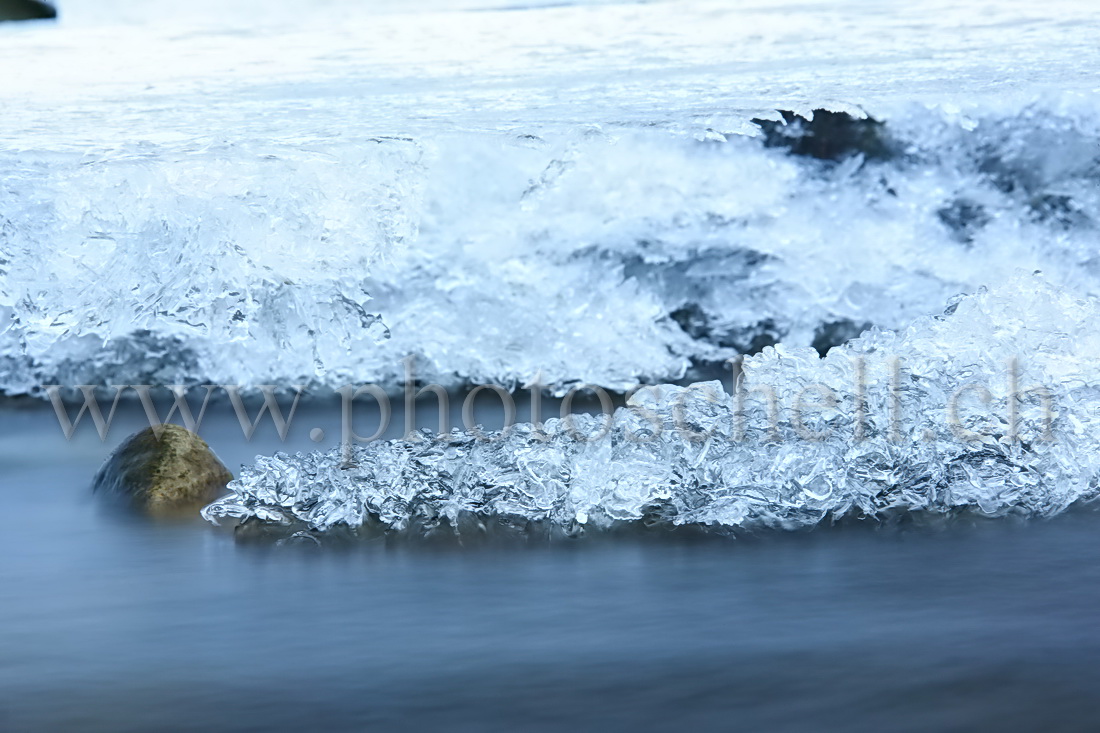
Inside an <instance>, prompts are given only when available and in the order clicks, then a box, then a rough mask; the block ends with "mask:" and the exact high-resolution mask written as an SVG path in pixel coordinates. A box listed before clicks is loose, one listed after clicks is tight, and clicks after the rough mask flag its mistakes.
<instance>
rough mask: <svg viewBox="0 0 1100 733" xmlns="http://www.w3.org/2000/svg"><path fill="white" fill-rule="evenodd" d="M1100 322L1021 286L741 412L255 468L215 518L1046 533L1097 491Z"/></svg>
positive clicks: (388, 445)
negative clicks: (872, 524) (854, 524)
mask: <svg viewBox="0 0 1100 733" xmlns="http://www.w3.org/2000/svg"><path fill="white" fill-rule="evenodd" d="M1098 318H1100V301H1098V300H1097V299H1096V298H1093V297H1087V298H1076V297H1073V296H1071V295H1068V294H1066V293H1065V292H1064V291H1063V290H1060V289H1057V288H1054V287H1052V286H1050V285H1049V284H1048V283H1046V282H1045V281H1043V280H1042V279H1041V278H1039V277H1037V276H1032V277H1024V278H1021V279H1017V280H1013V281H1011V282H1009V283H1008V284H1005V285H1003V286H1001V287H999V288H997V289H995V290H992V291H989V292H983V293H979V294H976V295H973V296H968V297H965V298H962V299H960V300H958V301H957V302H956V303H954V304H953V305H952V306H951V307H949V308H948V309H947V311H946V313H945V314H944V315H942V316H936V317H925V318H921V319H918V320H917V321H916V322H914V323H913V324H912V325H911V326H909V327H908V328H906V329H904V330H902V331H898V332H894V331H884V330H877V329H876V330H872V331H870V332H868V333H866V334H865V335H864V336H862V337H861V338H859V339H857V340H854V341H852V342H850V343H849V344H847V345H846V346H844V347H842V348H837V349H833V350H832V351H830V352H829V354H828V355H827V356H825V357H824V358H820V357H819V356H818V354H817V353H816V352H815V351H814V350H812V349H809V348H788V347H782V346H781V347H769V348H766V349H764V351H763V352H762V353H760V354H759V355H757V356H753V357H749V358H747V359H745V361H744V364H743V375H744V377H743V382H742V384H741V388H740V389H739V390H737V393H736V394H735V395H734V396H732V397H731V396H730V395H728V394H726V392H725V391H724V390H723V389H722V386H721V385H720V384H719V383H717V382H710V383H699V384H696V385H693V386H692V387H690V388H680V387H672V386H661V387H655V388H649V389H646V390H643V391H642V392H639V393H638V394H637V395H636V396H635V397H634V398H633V400H632V401H631V403H630V404H629V405H628V406H627V407H624V408H620V409H619V410H618V411H617V412H616V413H615V414H614V417H613V419H612V420H611V422H610V423H607V422H605V420H606V419H607V418H606V417H605V418H600V417H595V416H577V417H575V418H573V419H572V420H571V421H570V420H558V419H554V420H549V421H547V422H546V424H545V425H544V426H543V427H542V429H541V430H540V429H539V428H538V427H537V426H533V425H530V424H520V425H516V426H514V427H513V428H512V429H511V430H510V431H507V432H505V433H503V434H496V433H494V434H487V435H486V434H478V433H477V432H472V433H460V432H457V431H455V432H454V433H452V434H450V435H448V436H443V437H441V438H436V439H428V436H427V435H425V436H424V437H425V439H424V440H422V441H419V442H403V441H388V442H375V443H369V444H366V445H361V446H356V447H353V448H352V449H351V450H350V452H346V451H345V450H344V449H342V448H336V449H333V450H332V451H330V452H328V453H321V452H314V453H310V454H307V455H306V454H298V455H295V456H288V455H285V454H276V455H275V456H272V457H259V458H257V462H256V463H255V465H253V466H252V467H250V468H247V469H245V470H244V471H243V472H242V474H241V477H240V478H239V479H237V480H236V481H234V482H232V483H231V484H230V486H229V489H230V491H231V493H230V494H229V495H228V496H226V497H225V498H223V499H221V500H219V501H217V502H215V503H214V504H211V505H210V506H209V507H207V508H206V509H205V510H204V511H203V515H204V516H205V517H206V518H207V519H210V520H214V521H216V520H217V519H219V518H222V517H236V518H249V519H253V520H257V521H259V522H261V523H270V524H276V525H288V526H290V527H301V526H305V527H306V528H307V529H308V530H316V531H323V530H330V529H333V528H339V527H344V528H351V529H358V528H364V527H366V528H369V529H373V530H382V531H388V532H396V533H413V534H417V535H419V534H431V533H433V532H444V533H452V532H455V533H469V532H475V533H479V532H481V531H484V530H486V529H490V530H491V529H493V528H499V527H505V528H511V529H513V530H518V531H530V530H534V529H535V528H539V529H541V530H547V531H551V532H553V531H560V532H566V533H576V532H578V531H581V530H583V529H584V528H591V529H594V530H603V529H609V528H614V527H621V526H624V525H627V526H629V525H631V524H637V523H645V524H646V525H649V526H653V525H664V526H704V527H710V528H714V529H718V530H730V529H736V528H756V527H787V528H791V527H802V526H810V525H813V524H815V523H818V522H821V521H824V520H832V519H837V518H840V517H847V516H851V517H874V518H886V517H890V516H894V515H898V514H901V513H907V512H927V513H935V514H948V513H953V512H957V511H963V510H965V511H972V512H976V513H980V514H983V515H988V516H1001V515H1005V514H1020V515H1035V516H1047V515H1052V514H1056V513H1058V512H1060V511H1062V510H1064V509H1066V508H1067V507H1069V506H1070V505H1072V504H1074V503H1076V502H1085V501H1088V500H1091V499H1093V498H1095V497H1096V495H1097V493H1098V490H1100V484H1098V473H1097V471H1098V469H1100V444H1098V443H1100V369H1098V366H1097V365H1098V364H1100V331H1098V330H1097V329H1096V323H1097V319H1098ZM983 390H987V391H984V392H983ZM1044 390H1045V391H1044ZM769 394H771V395H773V396H774V400H771V399H769ZM738 395H741V396H740V397H738ZM1013 395H1015V399H1010V397H1011V396H1013ZM1048 418H1049V420H1048ZM608 425H610V427H608Z"/></svg>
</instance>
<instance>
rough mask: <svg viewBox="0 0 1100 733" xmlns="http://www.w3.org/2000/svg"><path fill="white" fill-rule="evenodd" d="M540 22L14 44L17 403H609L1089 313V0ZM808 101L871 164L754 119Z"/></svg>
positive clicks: (531, 12)
mask: <svg viewBox="0 0 1100 733" xmlns="http://www.w3.org/2000/svg"><path fill="white" fill-rule="evenodd" d="M548 5H549V4H547V3H529V4H524V5H522V6H509V5H506V4H505V3H501V2H484V3H478V2H473V1H472V0H471V1H470V2H466V1H465V0H463V2H460V3H439V2H431V3H426V4H424V3H421V4H418V6H417V7H418V9H417V11H416V12H403V11H402V6H401V4H398V3H388V2H387V3H376V4H371V5H364V4H360V3H352V2H337V1H330V2H323V3H317V4H312V5H310V6H309V7H308V9H307V8H305V7H303V5H302V4H301V3H295V4H290V3H285V4H284V3H258V2H241V3H232V4H228V5H226V4H224V3H218V4H217V7H216V11H217V12H214V11H215V4H213V3H205V2H197V3H168V2H136V1H134V2H122V1H120V0H119V1H115V2H96V3H93V2H80V1H77V0H72V1H70V2H66V3H62V4H61V21H60V22H59V23H58V24H56V25H54V24H25V25H16V24H9V25H8V26H4V27H0V40H2V43H0V63H2V64H4V68H5V69H6V70H8V72H7V73H5V74H4V75H3V79H2V80H0V105H3V109H4V115H3V116H2V118H0V316H2V317H3V319H4V321H3V324H2V326H0V328H2V333H0V389H3V390H4V391H6V392H9V393H21V392H31V393H35V392H38V391H39V385H41V384H44V383H45V384H50V383H61V384H71V383H106V382H112V383H135V382H137V383H158V382H159V383H184V384H197V383H203V382H219V383H239V384H246V385H247V384H256V383H284V384H289V383H307V384H312V385H314V386H320V387H326V386H339V385H342V384H346V383H348V382H356V383H362V382H368V381H376V382H380V383H383V384H385V385H393V384H394V383H395V381H396V380H397V378H398V377H399V375H400V374H401V364H400V359H401V358H402V357H403V356H406V355H407V354H416V355H417V356H418V363H419V364H421V377H422V378H424V379H426V380H431V381H438V382H442V383H444V384H461V383H464V382H477V381H486V380H493V381H498V382H502V383H504V384H515V383H522V382H525V381H527V380H529V379H531V378H532V377H533V376H534V375H535V373H536V371H539V370H541V373H542V379H543V381H544V382H546V383H549V384H551V386H552V387H553V388H554V389H555V391H558V392H561V391H563V390H564V389H565V388H567V387H568V385H570V384H575V383H578V382H589V383H594V384H599V385H604V386H607V387H611V388H616V389H625V388H627V387H628V386H630V385H631V384H633V383H634V382H636V381H638V380H640V379H645V380H656V381H660V380H668V379H677V378H679V377H681V376H683V375H684V373H685V370H687V369H688V368H689V366H690V365H691V364H692V363H697V362H720V361H722V360H723V359H725V358H727V357H729V356H731V355H732V354H734V353H736V352H739V351H743V350H754V349H758V348H760V347H761V346H763V345H766V344H768V343H774V342H782V343H784V344H787V345H791V346H801V345H808V344H810V343H817V344H818V345H819V346H822V347H827V346H829V345H832V344H833V343H839V342H841V341H843V340H844V339H846V338H849V337H851V336H854V335H856V334H858V333H859V331H860V330H861V329H862V328H864V327H865V326H866V325H867V324H871V323H873V324H876V325H881V326H885V327H891V328H897V327H901V326H904V325H905V324H906V323H908V322H909V321H911V320H912V319H913V318H916V317H918V316H921V315H924V314H927V313H932V312H935V311H936V310H938V309H939V308H940V307H941V306H942V303H943V302H944V301H945V300H946V299H947V298H949V297H951V296H952V295H954V294H956V293H958V292H963V291H968V292H969V291H973V290H975V289H976V288H978V287H980V286H982V285H986V284H991V283H997V282H1001V281H1003V280H1004V279H1005V278H1006V277H1008V276H1009V274H1010V273H1011V272H1013V271H1015V270H1016V269H1018V268H1023V269H1026V270H1032V269H1042V270H1043V271H1044V273H1045V274H1046V277H1047V278H1048V279H1049V280H1050V281H1051V282H1053V283H1055V284H1058V285H1065V286H1072V287H1074V288H1075V289H1076V290H1077V292H1080V293H1082V294H1083V295H1089V294H1092V293H1095V292H1096V288H1097V264H1098V263H1097V261H1096V256H1097V246H1096V244H1097V238H1096V229H1095V224H1094V219H1095V216H1096V212H1097V210H1098V209H1097V204H1098V201H1097V198H1098V186H1097V182H1098V181H1100V162H1098V160H1100V148H1098V146H1097V140H1098V135H1097V124H1098V123H1097V115H1096V110H1097V104H1096V100H1097V91H1098V88H1100V83H1098V82H1097V80H1096V76H1095V69H1096V68H1098V66H1100V64H1098V62H1100V50H1098V46H1097V44H1096V43H1095V38H1097V37H1098V35H1100V34H1098V32H1097V31H1100V11H1098V10H1097V9H1096V8H1095V6H1094V5H1093V4H1091V3H1085V2H1050V3H1045V4H1044V5H1043V6H1042V7H1041V8H1038V7H1037V6H1035V5H1034V3H1031V2H1027V3H1025V2H1004V3H999V4H996V5H985V4H982V5H978V4H970V5H968V6H966V7H958V4H957V3H947V2H932V3H913V4H898V3H892V2H890V3H887V2H871V3H868V2H840V3H837V2H810V3H797V4H783V3H779V4H776V3H737V4H730V3H707V2H683V3H680V2H653V3H579V4H572V5H557V4H553V5H552V6H548ZM816 108H828V109H834V110H842V111H847V112H850V113H853V114H854V115H855V116H857V117H858V116H860V115H862V114H863V113H864V112H869V113H871V114H873V115H875V116H876V117H877V118H879V119H882V120H884V121H885V126H884V127H882V128H881V129H878V128H876V131H875V132H874V135H875V136H878V137H881V139H882V140H883V141H885V143H884V144H885V145H886V148H885V149H883V150H880V151H879V152H880V153H882V154H874V150H873V149H868V148H866V146H864V147H861V146H859V145H856V146H854V147H852V148H851V149H848V150H843V151H841V152H842V154H840V155H837V156H835V157H836V158H837V159H836V160H819V159H816V158H813V157H809V156H805V155H797V154H794V153H792V152H791V150H790V149H789V148H790V146H787V147H784V146H783V145H781V144H780V143H781V142H782V138H783V136H784V133H783V130H780V131H779V132H778V133H776V132H774V131H773V132H772V133H770V134H769V136H767V137H764V136H761V135H759V132H760V130H759V128H758V127H757V126H756V125H754V124H753V123H752V120H753V119H773V120H774V119H778V115H777V113H776V110H777V109H786V110H794V111H797V112H801V113H804V114H806V115H809V114H810V112H811V110H813V109H816ZM785 129H786V130H787V132H788V133H790V135H793V136H794V138H797V137H798V135H800V134H805V130H803V129H802V127H801V126H800V123H797V122H796V123H795V124H793V125H792V126H790V127H789V128H785ZM800 130H802V132H800ZM810 134H812V132H811V133H810Z"/></svg>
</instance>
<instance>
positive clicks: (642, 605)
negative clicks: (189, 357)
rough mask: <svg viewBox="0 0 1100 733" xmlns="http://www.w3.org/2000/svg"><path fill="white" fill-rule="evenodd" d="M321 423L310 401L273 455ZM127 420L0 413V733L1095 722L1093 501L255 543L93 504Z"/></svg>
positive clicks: (239, 449) (232, 434)
mask: <svg viewBox="0 0 1100 733" xmlns="http://www.w3.org/2000/svg"><path fill="white" fill-rule="evenodd" d="M311 410H312V412H311ZM212 412H213V409H212ZM223 412H224V411H223ZM334 418H335V416H334V414H333V410H332V409H331V406H322V407H315V408H307V409H306V411H305V412H304V413H303V414H302V415H301V416H299V418H298V422H297V426H296V428H300V431H299V430H298V429H296V430H295V431H294V432H293V433H292V436H291V439H290V441H289V444H290V447H291V448H293V449H299V448H309V447H312V446H313V444H311V443H310V442H309V440H308V438H307V437H305V436H306V435H308V431H309V429H310V427H312V426H313V425H326V426H333V427H334V426H335V424H336V423H335V419H334ZM121 420H122V423H121V424H120V425H119V426H116V428H118V432H117V433H115V432H114V429H113V430H112V434H111V437H110V438H109V439H108V441H107V444H102V443H100V442H99V440H98V438H97V437H96V436H95V435H94V434H91V435H90V436H89V435H88V433H91V431H90V430H88V431H87V432H86V433H85V432H84V431H83V430H82V431H80V433H81V435H80V436H79V437H78V438H77V439H75V440H74V441H73V442H71V443H67V442H66V441H65V440H64V439H63V437H62V436H61V431H60V430H59V429H58V427H57V423H56V421H55V420H54V418H53V415H52V413H51V412H50V410H49V408H48V407H38V408H33V409H11V408H9V409H7V410H5V411H4V412H3V413H0V466H2V473H0V497H2V500H3V508H4V511H5V512H6V514H7V517H8V519H7V521H6V522H5V527H4V530H3V532H2V533H0V730H3V731H51V730H84V731H130V730H133V731H146V730H200V729H225V730H272V729H299V730H312V729H321V728H329V729H333V730H364V729H367V728H368V727H369V728H371V729H379V728H381V729H388V728H395V729H396V728H401V729H415V728H446V729H448V730H457V731H465V730H470V731H482V730H490V731H496V730H499V731H513V730H559V729H566V728H568V729H581V730H585V729H600V730H670V729H684V730H690V729H691V727H696V728H700V729H707V730H780V731H786V730H791V731H795V730H815V731H820V730H876V731H877V730H891V731H897V730H901V731H909V730H912V731H926V730H930V729H944V730H975V729H980V730H997V731H1005V730H1008V731H1015V730H1019V731H1030V730H1038V729H1043V730H1081V731H1086V730H1096V729H1097V727H1100V698H1098V696H1097V689H1100V562H1098V561H1100V516H1097V515H1094V514H1091V513H1080V514H1076V515H1073V516H1066V517H1063V518H1060V519H1058V520H1055V521H1048V522H1031V523H1018V522H989V523H983V524H981V525H973V524H966V525H962V526H956V527H952V528H950V529H946V530H939V531H930V530H912V531H908V532H905V531H888V532H882V531H878V532H876V531H869V530H863V529H837V528H833V529H823V530H819V531H816V532H812V533H808V534H799V535H779V534H776V535H774V536H768V537H763V538H756V539H751V540H747V541H745V540H742V541H725V540H723V541H715V542H672V541H658V540H637V539H632V540H614V541H603V542H581V543H572V544H568V545H555V546H550V547H547V546H537V547H513V548H503V549H502V548H495V549H480V550H440V549H424V548H415V547H412V548H410V547H404V548H398V549H394V548H388V549H387V548H386V547H385V546H383V545H380V544H373V545H364V546H362V547H357V548H354V549H352V550H345V551H334V550H332V549H328V548H322V549H319V550H318V549H315V548H314V549H311V548H302V547H284V548H274V547H249V546H239V545H237V544H236V543H235V542H234V540H233V537H232V535H231V534H230V533H228V532H222V531H218V530H215V529H212V528H210V527H209V526H207V525H205V524H203V523H201V522H196V523H194V524H186V523H184V524H160V525H156V524H149V523H145V522H138V521H133V520H127V519H124V518H121V517H118V516H114V515H111V514H109V513H105V512H104V511H102V509H101V508H100V507H98V506H97V505H96V504H95V503H94V502H92V501H90V499H89V496H88V491H89V489H88V482H89V479H90V477H91V475H92V473H93V472H94V471H95V469H96V468H97V467H98V465H99V463H100V462H101V461H102V460H103V458H104V457H105V456H106V454H107V453H108V452H109V450H110V449H111V447H113V445H114V444H116V443H117V442H118V441H119V440H121V439H122V438H123V437H125V435H126V434H127V433H128V432H129V431H130V430H131V429H135V428H136V427H138V425H139V424H140V415H139V414H136V413H134V412H132V411H129V410H127V411H125V414H123V416H122V417H121ZM326 420H327V421H328V422H326ZM360 432H366V431H365V430H363V431H360ZM203 434H204V436H205V437H206V438H207V440H209V441H210V442H211V443H212V444H213V445H214V447H215V449H216V450H217V451H218V453H219V454H220V455H221V457H222V458H223V459H224V460H225V462H226V463H227V464H228V465H229V466H230V467H231V468H233V469H236V468H237V467H238V466H239V464H240V463H241V462H245V461H250V460H251V457H252V456H253V455H254V454H255V453H258V452H271V451H273V450H277V449H279V448H280V447H285V446H280V445H279V444H278V441H277V440H276V439H275V437H274V436H273V435H268V434H266V433H263V432H261V434H259V435H258V436H257V437H256V438H255V440H254V441H253V443H252V444H248V443H247V442H246V441H244V440H243V438H242V437H241V434H240V430H239V428H238V426H237V424H236V422H235V421H234V419H233V418H232V416H231V415H228V416H227V415H225V414H219V415H215V416H213V417H211V418H210V422H208V423H207V424H206V427H205V428H204V430H203Z"/></svg>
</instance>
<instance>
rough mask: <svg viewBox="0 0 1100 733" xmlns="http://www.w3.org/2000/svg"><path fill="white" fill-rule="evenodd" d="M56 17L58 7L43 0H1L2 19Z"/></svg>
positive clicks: (0, 14) (0, 16)
mask: <svg viewBox="0 0 1100 733" xmlns="http://www.w3.org/2000/svg"><path fill="white" fill-rule="evenodd" d="M56 17H57V9H56V8H55V7H54V6H53V5H52V4H50V3H47V2H42V1H41V0H0V20H43V19H48V18H56Z"/></svg>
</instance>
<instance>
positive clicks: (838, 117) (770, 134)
mask: <svg viewBox="0 0 1100 733" xmlns="http://www.w3.org/2000/svg"><path fill="white" fill-rule="evenodd" d="M780 114H781V115H783V122H777V121H775V120H762V119H754V120H753V122H754V123H755V124H757V125H758V126H759V127H760V129H761V130H763V132H764V144H765V145H766V146H768V147H770V148H786V149H787V150H789V151H790V152H791V153H792V154H793V155H800V156H806V157H810V158H816V159H818V160H832V161H839V160H844V159H845V158H848V157H850V156H853V155H862V156H864V157H865V158H867V159H869V160H874V159H878V160H886V159H889V158H892V157H894V156H895V155H896V152H897V151H896V148H897V146H896V145H895V144H894V142H893V141H892V140H891V139H890V137H889V135H887V133H886V126H885V125H883V123H881V122H879V121H878V120H876V119H874V118H873V117H865V118H859V117H855V116H853V115H850V114H848V113H846V112H831V111H829V110H825V109H816V110H814V111H813V119H812V120H807V119H805V118H803V117H800V116H799V115H797V114H795V113H794V112H789V111H787V110H781V111H780Z"/></svg>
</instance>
